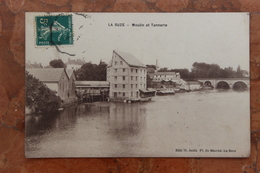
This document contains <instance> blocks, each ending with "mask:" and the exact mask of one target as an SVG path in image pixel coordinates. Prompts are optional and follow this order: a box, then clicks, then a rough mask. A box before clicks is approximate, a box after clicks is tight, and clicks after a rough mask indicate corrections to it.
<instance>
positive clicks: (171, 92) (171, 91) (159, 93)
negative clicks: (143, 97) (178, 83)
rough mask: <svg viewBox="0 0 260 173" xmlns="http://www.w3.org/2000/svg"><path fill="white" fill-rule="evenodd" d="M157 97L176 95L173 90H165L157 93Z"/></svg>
mask: <svg viewBox="0 0 260 173" xmlns="http://www.w3.org/2000/svg"><path fill="white" fill-rule="evenodd" d="M156 94H157V95H173V94H175V91H174V90H173V89H163V90H159V91H157V93H156Z"/></svg>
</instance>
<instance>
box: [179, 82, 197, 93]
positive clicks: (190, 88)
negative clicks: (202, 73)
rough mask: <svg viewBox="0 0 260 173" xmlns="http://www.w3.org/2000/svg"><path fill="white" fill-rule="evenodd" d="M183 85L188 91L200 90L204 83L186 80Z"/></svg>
mask: <svg viewBox="0 0 260 173" xmlns="http://www.w3.org/2000/svg"><path fill="white" fill-rule="evenodd" d="M182 87H184V89H185V90H187V91H195V90H200V89H201V88H202V84H201V83H200V82H199V81H184V82H183V85H182Z"/></svg>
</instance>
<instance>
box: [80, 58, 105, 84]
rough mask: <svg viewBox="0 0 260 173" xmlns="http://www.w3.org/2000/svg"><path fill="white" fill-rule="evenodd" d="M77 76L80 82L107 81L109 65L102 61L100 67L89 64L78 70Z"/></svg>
mask: <svg viewBox="0 0 260 173" xmlns="http://www.w3.org/2000/svg"><path fill="white" fill-rule="evenodd" d="M75 74H76V77H77V79H78V80H86V81H106V77H107V64H106V63H104V62H102V61H101V62H100V63H99V64H98V65H97V64H92V63H91V62H88V63H86V64H84V65H82V67H81V68H80V69H78V70H76V71H75Z"/></svg>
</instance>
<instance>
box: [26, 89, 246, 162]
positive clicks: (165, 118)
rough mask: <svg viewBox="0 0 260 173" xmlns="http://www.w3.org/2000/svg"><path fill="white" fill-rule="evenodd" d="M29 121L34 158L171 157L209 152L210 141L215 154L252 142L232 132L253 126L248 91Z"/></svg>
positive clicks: (69, 111)
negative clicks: (184, 150)
mask: <svg viewBox="0 0 260 173" xmlns="http://www.w3.org/2000/svg"><path fill="white" fill-rule="evenodd" d="M240 120H246V122H245V121H240ZM247 120H248V121H247ZM25 121H26V139H25V142H26V148H25V151H26V157H29V158H40V157H126V156H132V157H148V156H151V157H171V156H173V155H174V154H175V150H176V149H178V148H180V147H181V148H183V147H184V148H188V149H193V148H207V147H208V146H207V145H209V144H208V143H207V142H205V141H210V145H211V148H214V147H215V148H217V147H218V146H219V145H221V143H226V144H228V145H229V148H232V147H233V148H237V147H238V146H237V145H239V144H241V143H242V142H243V141H244V140H246V139H248V136H247V133H245V132H243V131H242V132H241V131H239V130H235V131H234V130H233V129H234V128H236V127H241V129H242V130H243V129H245V128H246V127H247V126H248V123H249V91H243V92H237V91H233V90H222V91H220V90H206V91H196V92H188V93H177V94H175V95H169V96H156V97H154V98H153V100H152V101H150V102H138V103H132V104H131V103H112V102H96V103H82V104H80V105H78V106H74V107H69V108H65V109H64V110H63V111H61V112H58V113H55V114H48V115H26V117H25ZM205 129H207V130H205ZM230 136H231V137H230ZM190 146H192V148H189V147H190ZM175 156H176V155H175ZM190 156H193V155H190ZM194 156H197V155H194Z"/></svg>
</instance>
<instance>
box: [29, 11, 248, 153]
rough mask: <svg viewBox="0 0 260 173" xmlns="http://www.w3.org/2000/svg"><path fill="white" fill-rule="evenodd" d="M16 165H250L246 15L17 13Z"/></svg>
mask: <svg viewBox="0 0 260 173" xmlns="http://www.w3.org/2000/svg"><path fill="white" fill-rule="evenodd" d="M25 22H26V23H25V26H26V32H25V38H26V48H25V49H26V57H25V62H26V67H25V83H26V95H25V99H26V107H25V129H26V133H25V156H26V157H27V158H75V157H249V156H250V76H249V74H250V67H249V56H250V54H249V53H250V52H249V14H248V13H44V12H27V13H26V21H25Z"/></svg>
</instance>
